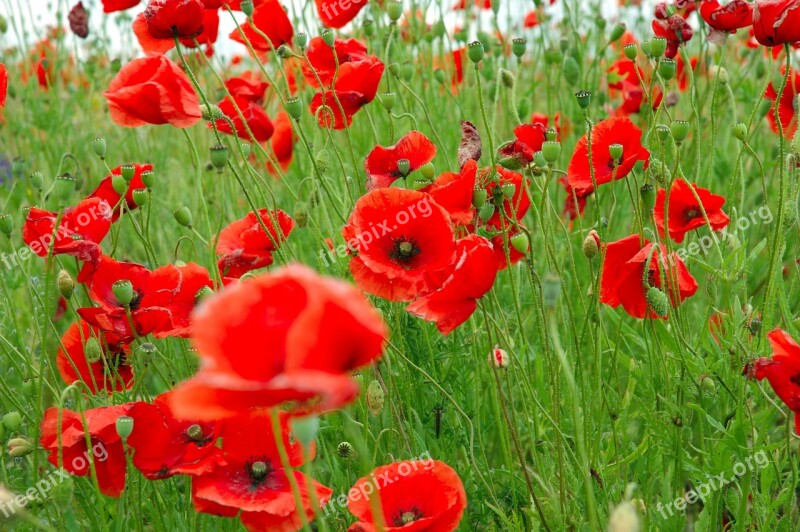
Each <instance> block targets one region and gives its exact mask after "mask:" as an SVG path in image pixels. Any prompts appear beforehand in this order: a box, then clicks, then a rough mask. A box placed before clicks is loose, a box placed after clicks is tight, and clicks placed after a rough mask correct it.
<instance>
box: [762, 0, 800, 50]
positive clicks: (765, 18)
mask: <svg viewBox="0 0 800 532" xmlns="http://www.w3.org/2000/svg"><path fill="white" fill-rule="evenodd" d="M753 34H754V35H755V38H756V40H758V42H760V43H761V44H763V45H764V46H779V45H782V44H787V43H790V44H791V43H795V42H798V41H800V0H757V1H756V3H755V6H754V8H753Z"/></svg>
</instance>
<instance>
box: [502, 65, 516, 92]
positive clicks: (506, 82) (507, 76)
mask: <svg viewBox="0 0 800 532" xmlns="http://www.w3.org/2000/svg"><path fill="white" fill-rule="evenodd" d="M500 81H501V82H502V83H503V86H504V87H505V88H507V89H509V90H510V89H513V88H514V74H512V73H511V72H509V71H508V70H506V69H505V68H501V69H500Z"/></svg>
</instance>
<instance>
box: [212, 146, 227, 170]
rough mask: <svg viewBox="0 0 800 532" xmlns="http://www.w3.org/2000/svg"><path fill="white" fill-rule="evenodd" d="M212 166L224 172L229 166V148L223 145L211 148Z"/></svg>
mask: <svg viewBox="0 0 800 532" xmlns="http://www.w3.org/2000/svg"><path fill="white" fill-rule="evenodd" d="M211 164H212V165H214V168H216V169H217V170H222V169H223V168H225V167H226V166H227V165H228V147H227V146H224V145H222V144H215V145H214V146H211Z"/></svg>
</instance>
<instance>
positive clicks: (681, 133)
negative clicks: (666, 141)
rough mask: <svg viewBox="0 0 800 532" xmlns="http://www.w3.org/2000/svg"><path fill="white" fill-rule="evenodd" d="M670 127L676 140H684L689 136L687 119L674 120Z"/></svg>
mask: <svg viewBox="0 0 800 532" xmlns="http://www.w3.org/2000/svg"><path fill="white" fill-rule="evenodd" d="M669 129H670V131H671V132H672V138H673V139H675V142H683V141H684V140H686V137H688V136H689V122H687V121H685V120H673V121H672V124H670V126H669Z"/></svg>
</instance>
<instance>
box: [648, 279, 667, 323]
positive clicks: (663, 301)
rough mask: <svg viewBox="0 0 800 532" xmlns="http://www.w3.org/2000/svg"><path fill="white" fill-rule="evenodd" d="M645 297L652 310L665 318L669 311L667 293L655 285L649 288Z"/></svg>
mask: <svg viewBox="0 0 800 532" xmlns="http://www.w3.org/2000/svg"><path fill="white" fill-rule="evenodd" d="M645 299H646V300H647V304H648V305H649V306H650V308H651V309H652V311H653V312H655V313H656V314H657V315H658V316H661V317H662V318H663V317H664V316H666V315H667V313H668V312H669V300H668V299H667V295H666V294H665V293H664V292H662V291H661V290H659V289H658V288H656V287H655V286H651V287H650V288H648V289H647V295H646V296H645Z"/></svg>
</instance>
